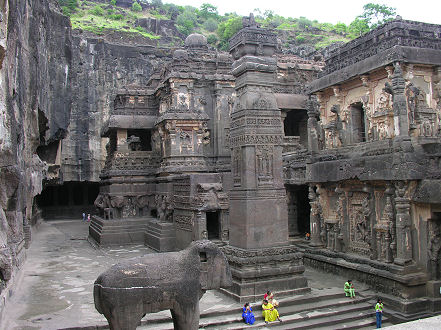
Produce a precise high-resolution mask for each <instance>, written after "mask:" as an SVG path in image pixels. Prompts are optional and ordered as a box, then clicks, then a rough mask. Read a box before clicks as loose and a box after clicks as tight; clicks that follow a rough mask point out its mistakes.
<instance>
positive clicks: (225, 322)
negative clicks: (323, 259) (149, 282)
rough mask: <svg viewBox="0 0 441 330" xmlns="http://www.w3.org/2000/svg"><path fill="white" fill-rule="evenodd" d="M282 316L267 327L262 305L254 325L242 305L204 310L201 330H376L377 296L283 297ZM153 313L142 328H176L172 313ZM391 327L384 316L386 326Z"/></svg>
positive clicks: (317, 293) (319, 293) (322, 293)
mask: <svg viewBox="0 0 441 330" xmlns="http://www.w3.org/2000/svg"><path fill="white" fill-rule="evenodd" d="M279 301H280V307H279V309H278V310H279V313H280V317H281V319H282V320H283V322H278V321H276V322H272V323H270V324H265V323H264V320H263V318H262V310H261V307H260V303H254V304H252V305H253V306H254V308H253V312H254V315H255V317H256V323H254V325H252V326H250V325H245V324H244V323H243V322H242V319H241V314H242V312H241V305H239V304H237V308H230V309H225V310H221V308H220V307H219V309H218V310H215V311H202V312H201V318H200V321H199V327H200V329H219V330H221V329H229V330H238V329H267V328H271V329H373V328H375V311H374V305H375V304H374V297H373V296H372V295H370V294H369V293H368V292H362V293H361V294H359V295H358V297H357V298H356V299H355V300H353V299H350V298H346V297H344V295H343V294H342V293H341V291H340V292H338V291H337V290H336V289H335V288H333V289H322V290H313V291H312V292H311V293H310V294H306V295H302V296H293V297H286V298H280V300H279ZM167 314H168V315H166V314H165V313H164V312H161V314H160V313H158V314H156V315H155V314H151V315H149V316H147V318H146V319H143V321H142V323H141V325H140V326H139V327H138V329H143V330H144V329H157V330H166V329H170V330H171V329H173V323H172V320H171V316H170V314H169V313H167ZM387 325H391V323H390V321H388V319H387V317H383V326H387Z"/></svg>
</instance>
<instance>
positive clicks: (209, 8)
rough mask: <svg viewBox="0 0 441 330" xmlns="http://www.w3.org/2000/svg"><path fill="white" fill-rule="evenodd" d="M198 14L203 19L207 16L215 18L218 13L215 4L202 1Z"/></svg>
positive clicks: (207, 17)
mask: <svg viewBox="0 0 441 330" xmlns="http://www.w3.org/2000/svg"><path fill="white" fill-rule="evenodd" d="M199 16H200V17H202V18H203V19H205V20H207V19H209V18H214V19H217V18H218V17H219V13H218V11H217V7H216V6H213V5H211V4H209V3H203V4H202V5H201V7H200V9H199Z"/></svg>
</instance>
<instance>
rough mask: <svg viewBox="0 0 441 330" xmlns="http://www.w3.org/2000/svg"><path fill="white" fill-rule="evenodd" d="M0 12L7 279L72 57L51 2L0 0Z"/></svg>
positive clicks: (61, 113) (0, 242)
mask: <svg viewBox="0 0 441 330" xmlns="http://www.w3.org/2000/svg"><path fill="white" fill-rule="evenodd" d="M0 11H1V22H0V25H1V28H0V45H1V52H0V53H1V57H2V63H1V69H0V86H1V89H0V109H1V110H0V112H1V118H2V119H1V121H0V206H1V207H0V231H1V235H0V248H1V251H0V252H1V255H0V259H1V261H0V273H1V274H0V276H1V277H2V279H4V280H10V279H12V278H13V275H14V269H15V268H16V267H19V265H20V264H21V262H22V259H23V257H24V249H23V248H24V246H25V245H26V243H29V240H30V227H29V223H30V222H31V220H32V209H33V197H34V196H35V195H36V194H38V193H39V192H40V191H41V189H42V180H43V178H44V177H45V176H46V173H47V166H46V164H45V163H44V162H43V161H42V160H41V158H40V157H39V156H38V154H37V149H39V151H41V152H42V153H43V154H45V148H47V145H49V144H51V143H53V142H55V141H57V140H59V139H60V138H62V137H63V136H64V135H65V132H66V131H67V128H68V125H69V118H70V103H71V102H70V101H71V89H70V85H69V83H68V81H69V75H70V69H71V61H72V56H71V54H72V52H71V32H70V24H69V20H68V19H67V18H66V17H64V16H63V15H61V14H60V12H59V11H58V10H57V8H56V6H54V3H52V2H51V1H50V0H41V1H31V2H30V1H26V0H9V1H6V0H1V1H0ZM43 158H44V157H43Z"/></svg>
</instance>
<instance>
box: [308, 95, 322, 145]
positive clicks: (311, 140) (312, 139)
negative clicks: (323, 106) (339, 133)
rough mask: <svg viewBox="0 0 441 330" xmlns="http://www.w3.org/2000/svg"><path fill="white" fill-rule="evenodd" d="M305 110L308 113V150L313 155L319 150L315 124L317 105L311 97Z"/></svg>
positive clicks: (316, 124)
mask: <svg viewBox="0 0 441 330" xmlns="http://www.w3.org/2000/svg"><path fill="white" fill-rule="evenodd" d="M306 110H307V111H308V150H309V151H310V152H311V153H314V152H317V151H318V150H319V147H318V123H317V116H318V114H319V112H318V104H317V102H316V101H315V100H314V99H312V98H311V96H310V97H309V100H308V102H307V104H306Z"/></svg>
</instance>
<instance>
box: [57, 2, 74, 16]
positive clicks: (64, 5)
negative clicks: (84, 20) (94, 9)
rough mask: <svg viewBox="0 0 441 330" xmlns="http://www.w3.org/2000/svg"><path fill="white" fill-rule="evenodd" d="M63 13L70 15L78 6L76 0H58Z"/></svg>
mask: <svg viewBox="0 0 441 330" xmlns="http://www.w3.org/2000/svg"><path fill="white" fill-rule="evenodd" d="M58 3H59V4H60V7H61V10H62V11H63V14H64V15H67V16H70V15H72V14H73V13H74V12H75V11H76V9H77V8H78V0H58Z"/></svg>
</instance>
